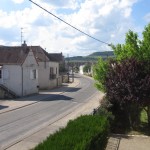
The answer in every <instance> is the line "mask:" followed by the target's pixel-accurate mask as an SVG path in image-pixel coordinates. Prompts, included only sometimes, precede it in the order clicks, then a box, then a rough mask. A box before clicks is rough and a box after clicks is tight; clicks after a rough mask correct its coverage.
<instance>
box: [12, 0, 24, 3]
mask: <svg viewBox="0 0 150 150" xmlns="http://www.w3.org/2000/svg"><path fill="white" fill-rule="evenodd" d="M12 1H13V2H14V3H19V4H21V3H23V2H24V0H12Z"/></svg>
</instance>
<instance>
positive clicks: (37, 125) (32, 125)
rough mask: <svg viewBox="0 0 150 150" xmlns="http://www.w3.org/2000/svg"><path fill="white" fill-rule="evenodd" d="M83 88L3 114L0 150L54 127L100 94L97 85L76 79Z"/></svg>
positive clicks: (0, 119)
mask: <svg viewBox="0 0 150 150" xmlns="http://www.w3.org/2000/svg"><path fill="white" fill-rule="evenodd" d="M77 78H78V79H79V80H80V84H79V85H78V86H77V87H74V88H70V90H69V91H67V92H65V93H63V94H61V95H54V94H53V95H52V94H49V95H48V97H49V98H48V99H46V100H42V101H39V102H38V103H35V104H32V105H29V106H26V107H23V108H20V109H17V110H14V111H11V112H7V113H4V114H0V149H3V148H7V147H9V146H10V145H12V144H14V143H16V142H18V141H20V140H22V139H23V138H25V137H27V136H29V135H31V134H33V133H35V132H36V131H38V130H40V129H42V128H43V127H45V126H47V125H48V124H52V123H54V122H55V121H57V120H59V119H60V118H62V117H64V116H66V115H67V114H69V113H71V112H73V111H75V110H76V109H77V108H78V107H80V106H83V105H84V103H86V102H88V100H89V99H90V97H91V96H93V95H94V94H95V93H96V92H97V90H96V88H94V81H93V80H91V79H89V78H84V77H81V76H77Z"/></svg>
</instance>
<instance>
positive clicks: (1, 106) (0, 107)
mask: <svg viewBox="0 0 150 150" xmlns="http://www.w3.org/2000/svg"><path fill="white" fill-rule="evenodd" d="M5 108H8V106H3V105H0V110H1V109H5Z"/></svg>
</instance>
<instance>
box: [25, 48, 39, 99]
mask: <svg viewBox="0 0 150 150" xmlns="http://www.w3.org/2000/svg"><path fill="white" fill-rule="evenodd" d="M33 70H36V78H33V72H32V71H33ZM22 71H23V80H22V82H23V96H25V95H29V94H33V93H38V87H37V86H39V82H38V64H37V62H36V60H35V57H34V55H33V52H32V51H30V52H29V54H28V56H27V58H26V60H25V62H24V63H23V65H22Z"/></svg>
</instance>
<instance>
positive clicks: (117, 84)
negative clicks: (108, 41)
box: [104, 58, 150, 128]
mask: <svg viewBox="0 0 150 150" xmlns="http://www.w3.org/2000/svg"><path fill="white" fill-rule="evenodd" d="M148 66H150V62H149V61H138V60H136V59H135V58H128V59H126V60H121V61H120V62H117V61H113V62H112V61H111V62H110V63H109V67H108V72H107V75H106V80H105V83H104V84H105V87H106V97H107V99H108V100H109V101H110V102H111V103H112V104H117V106H118V107H120V108H123V110H124V111H125V112H126V115H127V116H126V117H128V118H127V120H128V121H129V124H130V126H131V127H132V128H136V127H137V126H138V124H139V123H140V110H141V109H142V108H143V107H144V106H147V105H150V94H149V91H150V72H149V73H147V72H146V71H143V70H145V68H147V67H148ZM117 113H118V112H117ZM115 115H116V114H115ZM127 120H126V121H127ZM149 121H150V120H149Z"/></svg>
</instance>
